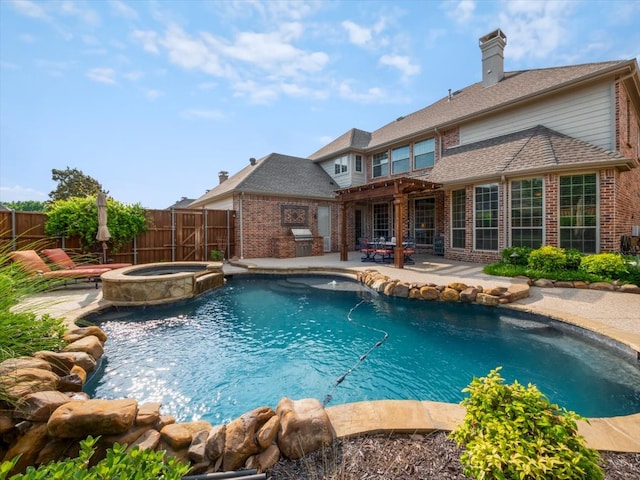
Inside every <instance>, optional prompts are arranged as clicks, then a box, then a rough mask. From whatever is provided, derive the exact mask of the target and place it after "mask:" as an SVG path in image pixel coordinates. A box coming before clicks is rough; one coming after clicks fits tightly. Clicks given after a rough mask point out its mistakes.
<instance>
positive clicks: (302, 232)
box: [291, 228, 313, 257]
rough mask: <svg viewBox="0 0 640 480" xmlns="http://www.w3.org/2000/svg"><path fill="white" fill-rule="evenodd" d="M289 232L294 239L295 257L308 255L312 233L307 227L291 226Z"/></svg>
mask: <svg viewBox="0 0 640 480" xmlns="http://www.w3.org/2000/svg"><path fill="white" fill-rule="evenodd" d="M291 234H292V235H293V238H294V239H295V241H296V257H310V256H311V249H312V247H313V234H312V233H311V230H309V229H308V228H292V229H291Z"/></svg>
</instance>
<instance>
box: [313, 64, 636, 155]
mask: <svg viewBox="0 0 640 480" xmlns="http://www.w3.org/2000/svg"><path fill="white" fill-rule="evenodd" d="M634 65H635V60H633V59H632V60H620V61H611V62H601V63H588V64H582V65H571V66H567V67H554V68H541V69H534V70H521V71H515V72H505V76H504V78H503V79H502V80H501V81H500V82H498V83H496V84H494V85H491V86H490V87H483V86H482V82H478V83H475V84H473V85H470V86H468V87H466V88H463V89H461V90H458V91H456V92H453V93H452V94H451V95H450V96H449V95H447V96H445V97H444V98H442V99H441V100H439V101H437V102H435V103H433V104H431V105H429V106H428V107H425V108H423V109H421V110H418V111H416V112H414V113H411V114H408V115H406V116H404V117H400V118H398V119H397V120H394V121H393V122H390V123H388V124H387V125H385V126H383V127H381V128H379V129H378V130H375V131H374V132H372V133H370V134H368V133H367V132H364V131H362V130H356V129H352V130H350V131H349V132H347V133H345V134H344V135H342V136H340V137H339V138H337V139H336V140H334V141H333V142H331V143H329V144H328V145H326V146H325V147H323V148H321V149H320V150H318V151H317V152H315V153H313V154H312V155H310V156H309V158H311V159H313V160H319V159H322V158H327V157H331V156H334V155H337V154H340V153H342V152H343V151H345V150H346V149H348V145H349V139H350V138H351V137H350V136H349V135H350V133H351V132H354V131H357V132H361V133H360V134H359V140H360V142H362V141H364V140H365V139H366V138H367V136H368V137H369V141H368V143H367V144H366V145H363V144H362V143H358V146H357V148H358V149H360V150H367V151H370V150H374V149H376V148H381V147H383V146H385V145H389V144H391V143H394V142H398V141H401V140H403V139H406V138H411V137H415V136H417V135H420V134H421V133H423V132H424V133H428V132H432V131H433V130H434V129H436V128H438V129H446V128H448V127H449V126H453V125H456V124H460V123H462V122H464V121H465V120H469V119H471V118H474V117H479V116H482V115H484V114H487V113H495V112H497V111H499V110H501V109H506V108H510V107H512V106H514V105H515V104H517V103H521V102H526V101H529V100H531V99H533V98H536V99H539V98H542V97H544V96H545V95H551V94H553V93H555V92H557V91H559V90H562V89H565V88H574V87H575V86H576V85H578V84H580V83H582V82H586V81H593V80H595V79H597V78H608V77H611V76H615V75H620V74H622V73H624V71H625V69H628V70H629V71H632V69H633V68H634ZM354 143H355V142H354ZM353 148H354V149H355V148H356V147H355V146H354V147H353Z"/></svg>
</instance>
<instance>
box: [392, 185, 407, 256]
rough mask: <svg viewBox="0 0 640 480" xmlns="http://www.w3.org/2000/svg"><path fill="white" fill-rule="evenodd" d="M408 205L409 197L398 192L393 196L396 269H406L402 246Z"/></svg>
mask: <svg viewBox="0 0 640 480" xmlns="http://www.w3.org/2000/svg"><path fill="white" fill-rule="evenodd" d="M406 203H407V196H406V195H405V194H403V193H399V192H397V191H396V193H394V195H393V208H394V214H395V226H394V230H395V237H396V246H395V247H394V252H393V264H394V266H395V267H396V268H404V247H403V245H402V240H403V239H402V230H403V226H404V225H403V222H402V218H403V217H404V207H405V204H406Z"/></svg>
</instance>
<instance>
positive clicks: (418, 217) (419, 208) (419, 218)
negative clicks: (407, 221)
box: [413, 198, 436, 245]
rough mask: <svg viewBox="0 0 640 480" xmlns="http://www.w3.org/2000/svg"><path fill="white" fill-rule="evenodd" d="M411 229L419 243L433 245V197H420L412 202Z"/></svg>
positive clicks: (434, 206) (434, 225)
mask: <svg viewBox="0 0 640 480" xmlns="http://www.w3.org/2000/svg"><path fill="white" fill-rule="evenodd" d="M413 231H414V235H415V241H416V243H417V244H419V245H433V236H434V235H435V233H436V201H435V199H434V198H420V199H417V200H416V201H415V202H414V223H413Z"/></svg>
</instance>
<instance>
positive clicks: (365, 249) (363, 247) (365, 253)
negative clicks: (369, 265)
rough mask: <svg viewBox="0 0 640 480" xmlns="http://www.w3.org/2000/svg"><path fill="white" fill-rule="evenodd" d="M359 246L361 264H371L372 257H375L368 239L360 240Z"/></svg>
mask: <svg viewBox="0 0 640 480" xmlns="http://www.w3.org/2000/svg"><path fill="white" fill-rule="evenodd" d="M359 244H360V253H362V257H360V260H362V261H363V262H373V261H374V257H375V255H376V249H375V247H374V246H373V245H372V244H371V243H370V242H369V239H368V238H361V239H360V240H359Z"/></svg>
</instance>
